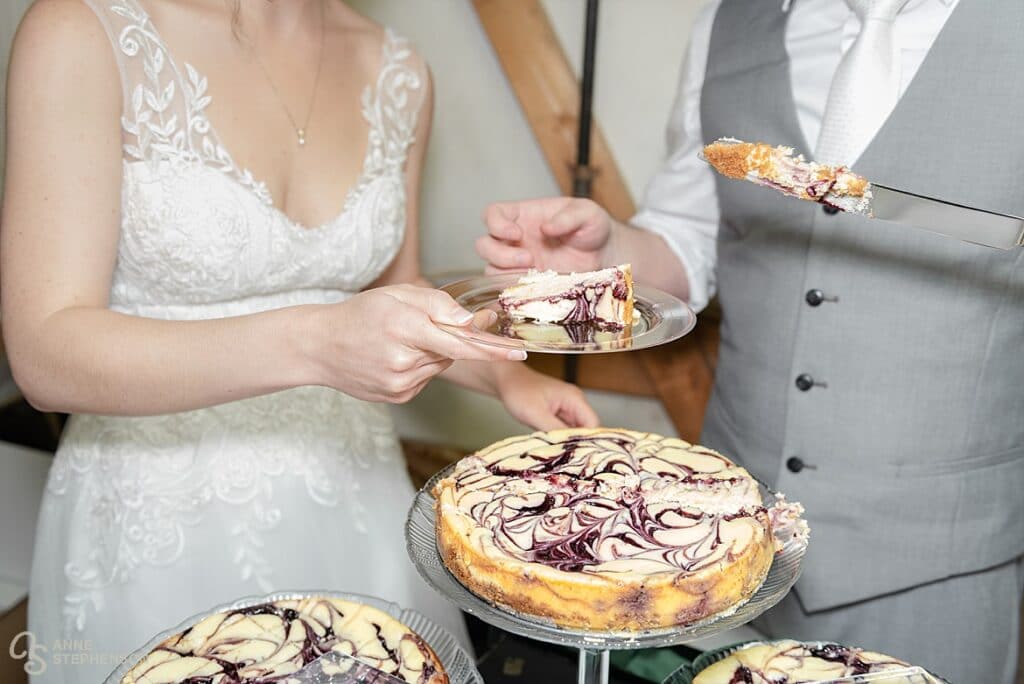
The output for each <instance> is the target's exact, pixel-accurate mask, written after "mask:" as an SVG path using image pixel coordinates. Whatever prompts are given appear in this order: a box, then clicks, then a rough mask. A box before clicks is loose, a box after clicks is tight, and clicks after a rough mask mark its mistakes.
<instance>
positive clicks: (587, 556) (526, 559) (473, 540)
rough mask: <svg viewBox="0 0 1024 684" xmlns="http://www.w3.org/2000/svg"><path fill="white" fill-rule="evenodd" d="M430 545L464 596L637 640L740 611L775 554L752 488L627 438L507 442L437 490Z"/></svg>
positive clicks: (661, 443)
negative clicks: (644, 633) (635, 635)
mask: <svg viewBox="0 0 1024 684" xmlns="http://www.w3.org/2000/svg"><path fill="white" fill-rule="evenodd" d="M434 494H435V496H436V498H437V501H436V512H437V543H438V548H439V550H440V552H441V556H442V558H443V560H444V562H445V565H446V566H447V567H448V569H449V570H450V571H451V572H452V573H453V574H454V575H455V576H456V577H457V578H458V579H459V580H460V581H461V582H462V583H463V584H464V585H465V586H466V587H468V588H469V589H470V590H471V591H473V592H475V593H476V594H478V595H480V596H483V597H485V598H487V599H490V600H491V601H493V602H495V603H497V604H500V605H502V606H505V607H507V608H510V609H512V610H515V611H518V612H521V613H526V614H529V615H534V616H538V617H543V618H550V619H551V620H553V621H554V622H555V623H556V624H558V625H560V626H564V627H574V628H580V629H588V630H614V631H636V630H645V629H651V628H659V627H669V626H674V625H680V624H689V623H693V622H697V621H700V620H702V619H704V618H707V617H709V616H711V615H714V614H716V613H720V612H723V611H727V610H729V609H731V608H733V607H735V606H737V605H738V604H740V603H742V602H744V601H745V600H747V599H748V598H750V596H751V595H752V594H753V593H754V592H755V591H756V590H757V588H758V587H759V586H760V585H761V583H762V581H763V580H764V577H765V575H766V574H767V572H768V569H769V567H770V566H771V562H772V558H773V555H774V553H775V551H776V548H777V547H776V541H775V538H774V537H773V530H772V526H773V520H779V521H782V520H785V521H787V524H788V523H793V522H794V521H795V520H796V521H797V522H798V523H799V524H797V525H796V526H795V529H797V530H798V531H799V532H800V533H805V531H804V530H803V528H800V524H802V521H798V518H799V513H800V511H801V510H802V509H800V508H799V504H787V505H785V506H784V508H786V510H787V511H788V515H786V514H781V513H780V512H779V511H776V510H774V509H769V508H766V506H765V503H764V502H763V501H762V500H761V494H760V490H759V488H758V484H757V482H756V481H755V480H754V479H753V478H752V477H751V476H750V474H749V473H747V471H746V470H744V469H743V468H741V467H739V466H737V465H736V464H734V463H733V462H732V461H730V460H729V459H728V458H726V457H725V456H723V455H721V454H719V453H717V452H715V451H712V450H711V449H707V448H704V447H701V446H696V445H692V444H690V443H688V442H685V441H683V440H681V439H675V438H671V437H662V436H660V435H655V434H649V433H643V432H634V431H630V430H616V429H608V428H599V429H566V430H556V431H554V432H537V433H534V434H531V435H526V436H522V437H512V438H510V439H506V440H503V441H501V442H498V443H496V444H494V445H492V446H490V447H487V448H486V449H483V450H482V451H480V452H478V453H476V454H474V455H472V456H469V457H466V458H464V459H463V460H462V461H460V462H459V463H458V465H457V466H456V468H455V469H454V471H453V472H452V474H451V475H450V476H449V477H447V478H445V479H444V480H442V481H441V482H439V483H438V484H437V486H436V487H435V491H434Z"/></svg>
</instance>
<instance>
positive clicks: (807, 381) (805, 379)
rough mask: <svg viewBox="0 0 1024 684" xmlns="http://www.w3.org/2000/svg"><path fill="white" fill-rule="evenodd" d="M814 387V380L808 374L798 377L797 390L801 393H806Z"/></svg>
mask: <svg viewBox="0 0 1024 684" xmlns="http://www.w3.org/2000/svg"><path fill="white" fill-rule="evenodd" d="M812 387H814V378H812V377H811V376H810V375H808V374H807V373H801V374H800V375H798V376H796V388H797V389H798V390H800V391H801V392H806V391H807V390H809V389H811V388H812Z"/></svg>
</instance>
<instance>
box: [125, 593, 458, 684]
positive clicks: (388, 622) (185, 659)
mask: <svg viewBox="0 0 1024 684" xmlns="http://www.w3.org/2000/svg"><path fill="white" fill-rule="evenodd" d="M329 653H339V654H342V655H344V656H349V657H351V658H353V659H355V660H356V661H358V663H360V664H361V665H358V666H357V667H363V666H366V665H368V666H370V667H372V668H375V669H376V670H378V671H380V672H384V673H386V674H388V675H391V676H393V677H396V678H398V679H400V680H402V681H405V682H410V683H415V684H443V683H445V682H447V681H448V680H447V677H446V676H445V675H443V673H441V672H439V669H438V667H437V666H436V665H435V662H436V660H435V657H434V656H433V653H432V651H431V650H430V648H429V647H428V646H427V645H426V643H424V642H423V640H422V639H421V638H420V637H419V636H417V635H416V634H414V633H413V632H412V631H410V630H409V629H408V628H406V627H405V626H404V625H402V624H401V623H399V622H398V621H397V620H395V619H394V618H392V617H390V616H389V615H387V614H385V613H383V612H381V611H380V610H377V609H375V608H372V607H370V606H366V605H363V604H360V603H355V602H352V601H344V600H340V599H329V598H310V599H303V600H286V601H276V602H274V603H264V604H259V605H255V606H250V607H247V608H242V609H239V610H234V611H228V612H224V613H217V614H215V615H211V616H209V617H207V618H205V619H203V620H201V621H200V622H199V623H197V624H196V625H194V626H192V627H191V628H189V629H187V630H185V631H184V632H182V633H180V634H178V635H176V636H173V637H171V638H169V639H167V640H166V641H164V642H163V643H162V644H161V645H160V646H158V647H157V648H155V649H154V650H153V651H152V652H150V653H149V654H148V655H147V656H146V657H145V658H143V659H142V660H141V661H140V662H139V663H138V664H137V665H136V666H135V667H134V668H133V669H132V670H131V671H130V672H129V673H128V675H126V676H125V677H124V679H122V680H121V681H122V684H135V683H137V682H138V683H141V682H145V683H146V684H271V683H274V682H287V681H290V680H291V681H295V680H293V679H291V678H292V677H293V676H294V675H295V673H296V672H298V671H300V670H302V669H303V668H304V667H306V666H308V665H310V664H311V663H313V662H314V661H318V660H319V659H320V658H321V657H322V656H324V655H325V654H329ZM321 662H322V663H325V662H327V661H326V660H325V661H321ZM349 665H352V662H351V661H348V660H344V661H340V662H332V663H331V664H329V665H328V664H323V668H322V669H323V673H325V674H341V673H342V672H341V670H342V669H343V668H344V667H347V666H349ZM332 668H333V670H332ZM349 674H352V673H351V671H350V672H349ZM360 681H362V680H360Z"/></svg>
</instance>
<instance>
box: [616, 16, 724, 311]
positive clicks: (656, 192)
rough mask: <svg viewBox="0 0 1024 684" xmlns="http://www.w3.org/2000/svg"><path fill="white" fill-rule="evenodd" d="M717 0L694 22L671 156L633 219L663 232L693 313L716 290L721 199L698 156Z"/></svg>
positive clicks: (672, 120) (671, 129) (672, 121)
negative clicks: (686, 284) (685, 282)
mask: <svg viewBox="0 0 1024 684" xmlns="http://www.w3.org/2000/svg"><path fill="white" fill-rule="evenodd" d="M719 4H720V0H715V1H713V2H711V3H709V4H708V5H707V6H705V7H704V8H703V9H702V10H701V12H700V14H699V15H698V16H697V18H696V20H695V21H694V24H693V30H692V32H691V35H690V45H689V48H688V50H687V55H686V59H685V60H684V63H683V68H682V72H681V74H680V77H679V86H678V89H677V91H676V98H675V102H674V104H673V105H672V112H671V114H670V116H669V123H668V130H667V134H666V142H667V147H668V157H667V159H666V160H665V162H664V163H663V164H662V166H661V168H660V169H659V170H658V172H657V173H656V174H655V176H654V177H653V178H652V179H651V180H650V182H649V183H648V184H647V188H646V190H645V191H644V199H643V203H642V204H641V206H640V209H639V210H638V212H637V214H636V216H634V217H633V219H632V220H631V221H630V223H631V224H632V225H634V226H636V227H637V228H641V229H644V230H649V231H651V232H653V233H657V234H658V235H660V236H661V237H662V239H664V240H665V242H666V243H667V244H668V246H669V248H670V249H671V250H672V251H673V252H674V253H675V255H676V257H677V258H678V259H679V261H680V262H681V263H682V264H683V267H684V268H685V269H686V276H687V278H688V280H689V291H690V302H689V303H690V306H692V307H693V309H694V310H695V311H700V310H701V309H703V308H704V307H706V306H707V304H708V301H709V300H710V299H711V298H712V297H713V296H714V295H715V288H716V281H715V264H716V260H717V252H716V241H717V239H718V221H719V209H718V197H717V194H716V192H715V177H714V173H713V172H712V170H711V167H710V166H708V164H706V163H705V162H703V161H701V159H700V158H699V157H698V156H697V154H698V153H699V152H700V151H701V149H703V147H704V136H703V133H702V131H701V121H700V95H701V90H702V88H703V87H704V73H705V71H706V69H707V62H708V50H709V49H710V45H711V27H712V24H713V23H714V19H715V13H716V12H717V10H718V6H719Z"/></svg>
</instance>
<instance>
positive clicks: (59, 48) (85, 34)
mask: <svg viewBox="0 0 1024 684" xmlns="http://www.w3.org/2000/svg"><path fill="white" fill-rule="evenodd" d="M10 64H11V66H10V68H11V75H10V79H11V80H12V81H16V80H17V79H18V78H19V77H21V76H24V77H26V78H31V79H33V80H35V81H36V82H37V83H39V82H40V81H39V80H38V79H49V77H51V76H53V77H60V76H64V78H59V79H58V80H59V81H63V80H65V78H66V74H67V72H69V71H72V72H73V73H74V74H75V76H76V77H77V78H84V79H86V82H85V83H83V84H82V85H83V86H91V85H94V83H93V81H100V80H103V81H105V80H110V79H113V81H114V83H115V84H116V83H117V82H118V71H117V63H116V61H115V59H114V55H113V51H112V49H111V45H110V40H109V39H108V38H107V34H106V31H105V30H104V29H103V26H102V24H101V23H100V20H99V18H98V17H97V16H96V14H95V12H93V11H92V9H90V8H89V6H88V5H86V4H85V2H83V0H35V2H33V3H32V5H31V6H30V7H29V8H28V11H27V12H26V13H25V16H24V17H23V18H22V20H21V24H20V25H19V26H18V31H17V33H16V34H15V36H14V43H13V45H12V47H11V62H10ZM43 82H47V81H43ZM51 82H52V81H51Z"/></svg>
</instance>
